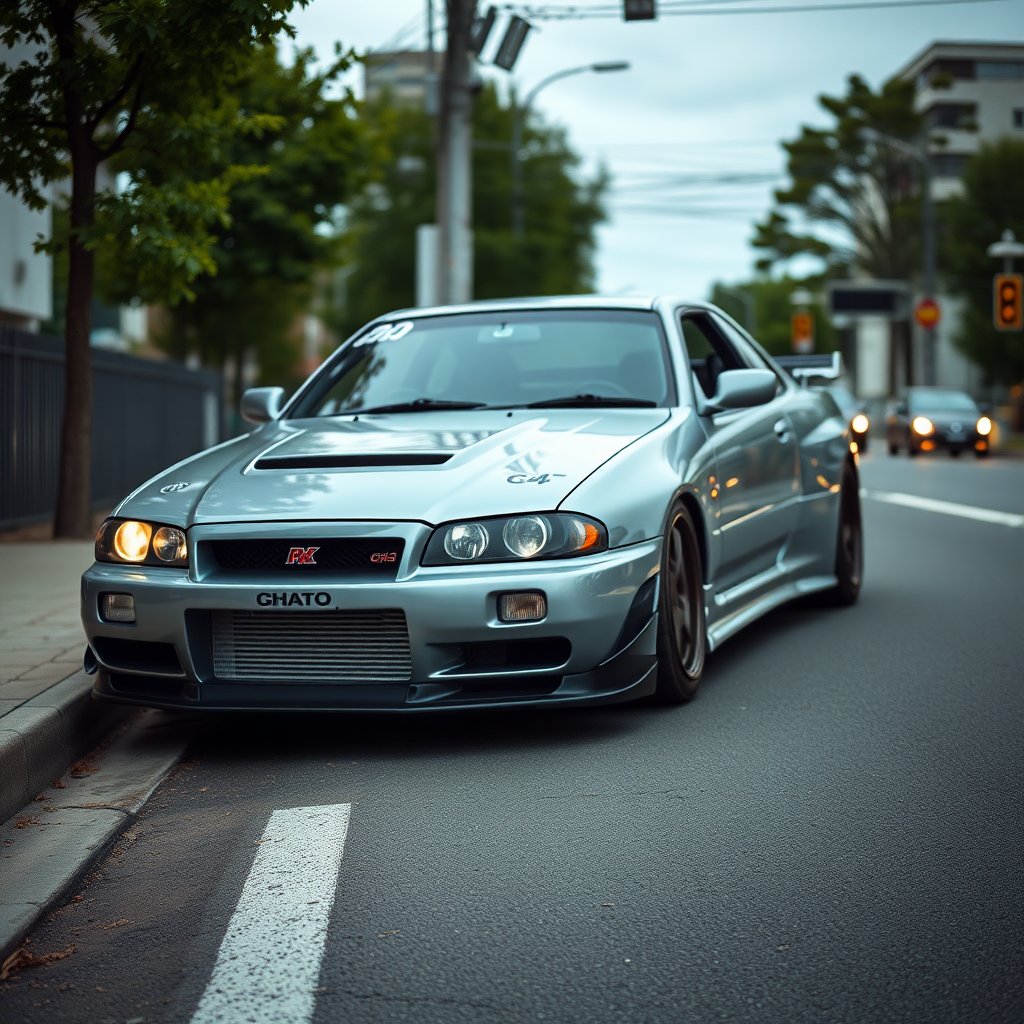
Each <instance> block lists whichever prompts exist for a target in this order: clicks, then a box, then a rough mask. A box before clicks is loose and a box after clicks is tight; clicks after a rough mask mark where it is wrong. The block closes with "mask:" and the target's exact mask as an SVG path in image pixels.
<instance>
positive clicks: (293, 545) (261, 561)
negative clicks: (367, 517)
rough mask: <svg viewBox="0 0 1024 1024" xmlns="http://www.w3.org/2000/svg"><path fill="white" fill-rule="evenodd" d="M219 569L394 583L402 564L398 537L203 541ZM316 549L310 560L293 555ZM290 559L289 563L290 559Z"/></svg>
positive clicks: (400, 543)
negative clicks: (359, 576)
mask: <svg viewBox="0 0 1024 1024" xmlns="http://www.w3.org/2000/svg"><path fill="white" fill-rule="evenodd" d="M203 543H204V545H205V546H208V547H209V549H210V551H211V552H212V553H213V557H214V558H215V559H216V561H217V564H218V565H219V566H220V567H221V568H222V569H228V570H230V571H232V572H259V573H267V572H273V573H275V574H276V573H281V574H284V573H287V574H288V576H289V577H294V578H295V579H297V580H298V579H301V578H302V577H303V576H306V575H312V574H315V573H331V574H332V575H334V576H350V575H356V574H363V573H369V574H372V575H373V577H374V578H382V579H394V578H395V576H396V575H397V574H398V566H399V563H400V562H401V560H402V551H403V550H404V548H405V541H404V540H403V539H402V538H401V537H378V538H374V537H330V538H327V539H325V540H307V539H305V538H303V539H299V540H287V539H286V540H267V539H260V540H212V541H204V542H203ZM311 548H315V549H316V550H315V551H313V552H312V553H311V555H310V559H311V560H309V559H306V560H303V556H302V555H295V554H294V553H295V552H297V551H298V550H299V549H301V550H302V552H303V554H305V553H306V552H309V551H310V549H311ZM290 557H291V558H292V561H291V563H289V558H290Z"/></svg>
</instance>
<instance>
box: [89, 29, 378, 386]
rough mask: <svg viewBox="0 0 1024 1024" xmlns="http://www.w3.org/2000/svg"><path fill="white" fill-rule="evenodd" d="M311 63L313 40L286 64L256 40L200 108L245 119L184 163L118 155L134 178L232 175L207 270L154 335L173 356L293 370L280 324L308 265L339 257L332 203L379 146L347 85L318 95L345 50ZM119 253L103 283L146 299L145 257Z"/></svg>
mask: <svg viewBox="0 0 1024 1024" xmlns="http://www.w3.org/2000/svg"><path fill="white" fill-rule="evenodd" d="M314 61H315V55H314V53H313V51H312V50H299V51H297V52H296V53H295V54H294V59H293V62H292V63H291V65H290V66H286V65H285V64H283V63H282V62H281V60H280V59H279V55H278V52H277V48H276V47H275V46H274V45H272V44H271V45H266V46H263V47H261V48H259V49H257V50H256V51H255V52H254V53H253V55H252V56H251V57H250V58H249V59H248V60H247V61H246V62H245V63H244V64H242V65H241V66H239V68H238V69H237V71H236V72H235V73H234V74H233V75H232V76H231V78H230V79H229V80H228V81H227V82H226V84H225V89H224V93H223V96H222V97H221V99H220V102H219V104H218V105H217V106H216V108H214V109H212V110H210V111H209V112H208V113H207V117H208V118H209V120H210V121H211V122H212V123H223V124H232V123H237V122H238V121H239V120H240V119H242V118H244V119H246V121H247V123H249V124H250V125H253V126H254V127H252V128H251V129H250V130H248V131H246V132H233V133H231V134H230V135H227V136H225V137H224V138H222V139H221V140H220V141H219V144H218V145H217V146H215V147H209V148H207V149H206V150H205V151H204V152H202V153H195V154H193V155H192V156H191V158H190V160H189V166H188V168H187V169H186V168H183V167H182V166H181V164H180V161H179V160H178V159H177V158H176V157H173V156H172V155H170V154H169V153H167V151H166V150H165V149H162V148H141V147H140V148H139V149H137V150H136V151H135V152H134V153H133V154H132V155H131V159H130V160H127V161H124V162H123V163H122V164H121V165H120V166H121V168H122V169H123V170H126V171H127V172H128V176H129V180H130V181H131V183H132V184H131V188H140V189H147V188H149V189H157V190H174V189H179V188H181V189H192V188H194V187H195V182H194V179H195V178H199V179H200V180H202V181H206V180H213V181H219V180H224V179H228V178H230V177H231V176H232V175H234V176H235V179H236V180H235V182H234V183H233V187H232V188H231V189H230V194H229V195H228V196H225V202H224V206H223V219H222V221H221V223H220V225H219V226H218V231H217V235H216V237H215V238H214V239H213V240H212V243H211V245H210V247H209V259H210V262H211V264H212V267H213V270H214V273H212V274H210V275H209V276H204V277H199V278H197V279H196V280H195V281H194V283H193V284H192V285H191V288H190V292H191V294H190V295H189V297H188V298H189V301H188V302H181V303H179V304H178V305H177V306H176V308H175V309H174V311H173V314H172V317H171V322H170V324H169V328H168V330H167V331H166V332H165V335H164V337H163V338H162V339H161V341H162V344H164V346H165V347H166V348H167V349H168V350H169V351H170V352H171V353H172V354H174V355H175V356H177V357H178V358H184V356H185V355H186V354H188V353H195V354H197V355H199V356H200V358H201V359H202V361H203V362H204V363H205V364H207V365H210V366H216V367H220V368H223V367H224V365H225V363H226V362H227V361H228V360H229V359H230V360H232V361H233V363H234V366H235V367H236V368H237V367H238V366H240V365H241V362H242V358H243V354H244V353H246V352H247V351H248V352H251V354H252V355H254V356H255V357H256V360H257V362H258V364H259V369H260V373H261V375H262V376H264V377H266V378H267V379H268V380H273V381H274V382H275V383H280V382H281V380H282V379H283V378H285V377H287V375H288V374H289V373H290V372H292V371H293V370H294V368H295V365H294V364H295V362H296V352H295V348H294V346H295V343H294V341H290V340H289V332H290V329H291V327H292V324H293V321H294V319H295V316H296V314H297V313H299V312H300V311H301V310H302V309H304V308H306V307H307V306H308V304H309V301H310V296H311V294H312V290H313V286H314V280H315V278H316V276H317V274H318V273H319V272H320V271H322V270H325V269H328V268H330V267H331V266H333V265H334V264H335V263H336V262H337V260H338V258H339V224H338V222H337V217H338V214H337V210H338V207H339V206H340V205H341V204H342V203H344V202H346V201H347V200H348V199H350V197H351V196H352V194H353V193H354V192H355V191H357V190H360V189H361V188H363V187H364V186H365V184H366V183H367V181H368V180H369V177H370V176H371V175H372V173H373V170H374V168H375V167H377V166H378V165H379V164H380V163H382V162H383V160H384V155H383V154H384V152H385V150H384V148H383V144H382V141H381V136H380V133H379V132H377V131H375V130H374V129H372V128H370V127H368V126H367V125H366V124H365V122H364V121H362V120H361V119H360V118H359V116H358V112H357V109H356V104H355V102H354V100H353V98H352V96H351V94H350V93H349V92H347V91H346V92H344V93H342V94H341V95H340V96H338V97H335V98H331V97H329V96H328V95H327V93H328V91H329V89H330V87H331V86H332V84H333V83H335V81H336V80H337V78H338V76H339V75H341V74H342V72H344V71H345V70H347V69H348V68H349V67H350V66H351V64H352V56H351V54H346V53H341V52H340V51H339V53H338V55H337V59H336V60H335V61H334V62H333V63H332V64H331V65H330V66H329V67H327V68H326V69H324V70H322V71H314V70H313V65H314ZM122 237H123V236H122ZM127 257H128V254H127V253H125V252H123V251H121V249H120V247H119V246H118V245H116V244H114V245H111V246H110V247H109V248H108V249H106V250H105V252H104V259H103V260H102V266H101V281H102V284H103V290H104V292H105V294H106V295H107V297H108V298H110V299H111V300H114V301H121V302H123V301H126V300H127V299H129V298H131V297H132V296H140V297H141V298H142V299H143V300H146V301H149V300H150V298H151V296H150V292H149V289H148V287H147V285H148V282H149V280H150V279H151V276H152V266H153V264H152V262H151V261H149V260H146V259H140V260H132V259H130V258H127Z"/></svg>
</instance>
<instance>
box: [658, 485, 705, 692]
mask: <svg viewBox="0 0 1024 1024" xmlns="http://www.w3.org/2000/svg"><path fill="white" fill-rule="evenodd" d="M659 589H660V593H659V596H658V685H657V689H656V690H655V692H654V700H655V702H656V703H658V704H682V703H683V702H685V701H688V700H690V699H691V698H692V697H693V695H694V694H695V693H696V692H697V687H698V686H699V685H700V677H701V674H702V673H703V671H704V658H705V655H706V653H707V633H706V630H705V622H704V572H703V569H702V566H701V560H700V545H699V543H698V541H697V529H696V527H695V526H694V523H693V518H692V517H691V515H690V513H689V512H688V511H687V509H686V506H685V505H683V504H682V503H681V502H677V503H676V504H675V505H673V506H672V511H671V513H670V514H669V517H668V528H667V529H666V531H665V542H664V544H663V546H662V554H661V585H660V588H659Z"/></svg>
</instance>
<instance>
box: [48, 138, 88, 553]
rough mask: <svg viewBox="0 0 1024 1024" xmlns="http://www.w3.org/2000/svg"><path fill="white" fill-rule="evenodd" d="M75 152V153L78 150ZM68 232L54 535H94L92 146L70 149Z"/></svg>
mask: <svg viewBox="0 0 1024 1024" xmlns="http://www.w3.org/2000/svg"><path fill="white" fill-rule="evenodd" d="M76 150H77V152H76ZM71 160H72V173H71V211H70V213H71V231H70V240H69V243H68V245H69V250H68V308H67V327H66V329H65V336H64V337H65V340H64V422H63V425H62V427H61V436H60V475H59V477H58V481H57V508H56V511H55V515H54V520H53V535H54V537H75V538H82V539H87V538H90V537H92V522H91V519H92V515H91V508H90V486H89V483H90V467H89V463H90V448H91V439H92V354H91V352H90V349H89V330H90V325H91V314H92V280H93V263H94V257H93V254H92V252H90V251H89V250H88V249H86V248H85V246H84V245H82V242H81V238H80V236H79V230H80V229H81V228H85V227H89V226H91V225H92V223H93V218H94V215H95V208H96V167H97V160H96V157H95V155H94V154H93V153H92V152H91V145H90V144H89V143H88V142H85V144H84V145H78V146H75V145H74V143H72V151H71Z"/></svg>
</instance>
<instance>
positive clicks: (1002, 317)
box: [992, 274, 1024, 331]
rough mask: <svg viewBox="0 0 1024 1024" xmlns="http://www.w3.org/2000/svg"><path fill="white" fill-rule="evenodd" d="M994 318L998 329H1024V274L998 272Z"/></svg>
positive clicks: (994, 297)
mask: <svg viewBox="0 0 1024 1024" xmlns="http://www.w3.org/2000/svg"><path fill="white" fill-rule="evenodd" d="M994 283H995V287H994V289H993V296H992V298H993V305H992V320H993V322H994V323H995V325H996V330H997V331H1019V330H1022V329H1024V275H1021V274H996V276H995V282H994Z"/></svg>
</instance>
